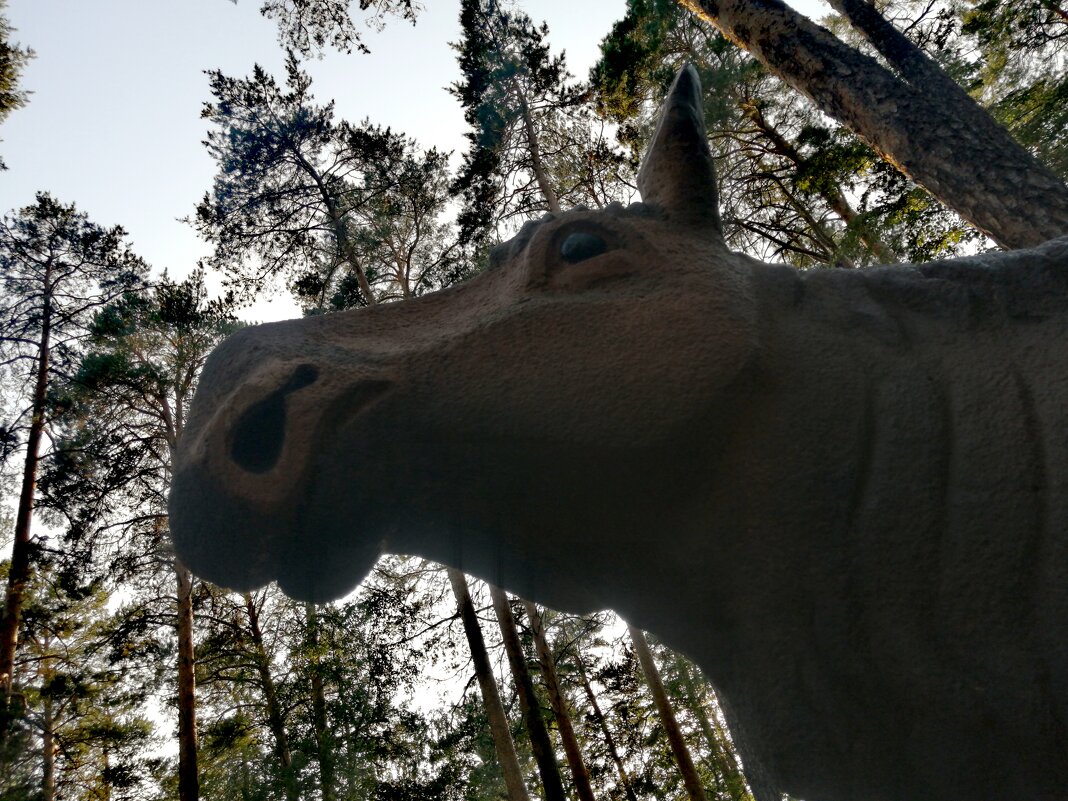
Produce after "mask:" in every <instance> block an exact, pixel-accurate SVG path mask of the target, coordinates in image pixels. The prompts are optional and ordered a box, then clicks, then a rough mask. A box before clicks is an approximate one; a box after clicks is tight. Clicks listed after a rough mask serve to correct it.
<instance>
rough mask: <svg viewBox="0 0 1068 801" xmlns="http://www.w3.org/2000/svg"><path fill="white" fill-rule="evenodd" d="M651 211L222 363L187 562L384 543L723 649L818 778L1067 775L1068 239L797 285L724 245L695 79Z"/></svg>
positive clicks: (769, 768) (244, 564)
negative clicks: (459, 282)
mask: <svg viewBox="0 0 1068 801" xmlns="http://www.w3.org/2000/svg"><path fill="white" fill-rule="evenodd" d="M639 189H640V191H641V195H642V202H641V203H635V204H632V205H631V206H629V207H622V206H611V207H608V208H606V209H603V210H586V209H581V208H580V209H575V210H573V211H569V212H566V213H563V214H559V215H546V216H545V217H543V218H542V219H541V220H539V221H537V222H533V223H528V224H527V225H526V226H524V228H523V229H522V230H521V231H520V232H519V234H518V235H517V236H516V237H515V238H514V239H512V240H511V241H510V242H507V243H505V244H504V245H501V246H500V247H498V248H497V249H496V250H494V252H493V254H492V256H491V259H490V266H489V268H488V269H487V270H486V271H485V272H484V273H482V274H480V275H479V276H477V277H476V278H473V279H472V280H470V281H468V282H466V283H464V284H462V285H460V286H458V287H454V288H450V289H447V290H444V291H441V292H438V293H435V294H432V295H428V296H426V297H423V298H420V299H417V300H414V301H408V302H405V303H402V304H393V305H383V306H376V307H372V308H367V309H360V310H356V311H351V312H345V313H340V314H335V315H326V316H321V317H313V318H309V319H304V320H294V321H289V322H283V323H273V324H268V325H262V326H256V327H252V328H248V329H245V330H242V331H240V332H238V333H237V334H236V335H234V336H232V337H231V338H230V339H228V340H227V341H226V342H225V343H223V344H222V345H221V346H220V347H219V348H218V349H217V350H216V351H215V353H214V354H213V355H212V357H211V359H210V360H209V362H208V364H207V366H206V367H205V370H204V373H203V376H202V378H201V383H200V388H199V390H198V392H197V396H196V399H195V401H194V403H193V408H192V410H191V412H190V416H189V420H188V423H187V427H186V430H185V433H184V435H183V438H182V442H181V446H180V450H179V454H178V457H177V460H176V464H175V475H174V482H173V489H172V493H171V500H170V511H171V526H172V532H173V536H174V541H175V545H176V547H177V551H178V554H179V556H180V557H181V558H182V559H183V560H184V561H185V562H186V563H187V564H188V565H189V566H190V567H191V568H192V569H193V570H194V571H195V572H197V573H198V574H199V575H201V576H203V577H204V578H206V579H209V580H212V581H214V582H216V583H218V584H221V585H224V586H228V587H232V588H235V589H250V588H253V587H257V586H260V585H262V584H265V583H267V582H269V581H272V580H276V581H277V582H278V583H279V585H280V586H281V587H282V589H283V590H285V591H286V592H287V593H289V594H290V595H292V596H294V597H296V598H300V599H306V600H312V601H324V600H328V599H332V598H336V597H339V596H341V595H343V594H344V593H345V592H347V591H348V590H350V589H351V588H352V587H354V586H355V585H356V584H357V583H358V582H359V581H360V580H361V579H362V577H363V576H364V575H365V574H366V573H367V571H368V570H369V569H370V568H371V566H372V565H373V564H374V562H375V560H376V559H377V558H378V557H379V556H380V555H381V554H382V553H384V552H396V553H408V554H418V555H421V556H424V557H427V558H430V559H434V560H437V561H439V562H442V563H445V564H447V565H450V566H452V567H456V568H459V569H461V570H464V571H466V572H468V573H471V574H474V575H477V576H480V577H482V578H485V579H488V580H490V581H492V582H494V583H495V584H498V585H500V586H502V587H504V588H506V589H508V590H511V591H512V592H515V593H517V594H519V595H522V596H523V597H526V598H530V599H532V600H536V601H539V602H541V603H544V604H547V605H549V606H552V607H554V608H557V609H566V610H576V611H588V610H591V609H595V608H605V607H610V608H614V609H616V610H617V611H618V612H620V613H621V614H622V615H623V616H624V617H626V618H627V619H628V620H630V621H631V622H632V623H634V624H635V625H638V626H641V627H643V628H646V629H648V630H650V631H653V632H655V633H656V634H658V635H660V636H661V638H662V639H664V640H665V641H666V642H668V643H669V644H671V645H673V646H674V647H676V648H678V649H680V650H682V651H684V652H686V653H688V654H690V655H691V656H693V657H694V658H695V659H696V660H697V661H698V662H699V663H700V664H701V665H702V667H703V668H704V670H705V672H706V673H707V674H708V676H709V678H710V679H711V681H712V682H713V683H714V684H715V685H716V686H717V687H718V689H719V690H720V693H721V698H722V700H723V702H724V705H725V708H726V709H727V711H728V712H729V715H730V719H731V724H732V728H733V729H734V733H735V736H736V739H737V741H738V745H739V748H740V751H741V753H742V756H743V759H744V760H745V761H746V763H747V767H749V768H751V769H754V770H757V769H759V770H763V771H766V773H767V775H768V776H769V777H770V780H771V782H772V783H773V784H774V785H775V786H776V787H778V788H780V789H782V790H784V791H788V792H791V793H793V794H795V795H799V796H804V797H806V798H809V799H811V801H819V800H820V799H826V800H828V801H847V799H852V798H859V797H863V798H868V799H875V800H876V801H882V800H883V799H886V800H887V801H890V800H893V801H905V800H906V799H912V800H913V801H920V800H922V799H928V798H939V799H943V801H953V800H954V799H959V800H960V801H965V799H975V798H980V797H981V798H984V799H991V800H992V799H1024V798H1029V799H1038V798H1043V799H1054V798H1063V797H1064V794H1065V793H1066V792H1068V738H1066V728H1065V727H1066V725H1068V724H1066V721H1068V647H1066V645H1065V643H1066V642H1068V637H1065V636H1064V635H1065V633H1066V631H1068V629H1066V625H1068V590H1066V587H1068V546H1066V544H1065V542H1064V531H1065V530H1066V524H1068V500H1066V499H1068V491H1066V490H1068V437H1066V436H1065V433H1064V432H1065V431H1068V402H1066V401H1068V358H1065V356H1066V354H1068V239H1061V240H1055V241H1054V242H1052V243H1049V244H1048V245H1046V246H1043V247H1042V248H1037V249H1034V250H1032V251H1021V252H1018V253H1012V254H996V255H989V256H983V257H973V258H971V259H960V260H956V261H950V262H945V263H941V264H933V265H925V266H921V267H916V266H911V265H906V266H899V267H886V268H878V269H873V270H868V271H848V270H817V271H810V272H808V273H799V272H797V271H795V270H792V269H790V268H787V267H785V266H782V265H768V264H762V263H759V262H756V261H754V260H752V259H750V258H748V257H746V256H743V255H740V254H737V253H732V252H731V251H729V250H728V249H727V248H726V246H725V245H724V242H723V236H722V232H721V227H720V220H719V213H718V208H717V195H716V181H715V175H714V169H713V163H712V158H711V154H710V152H709V149H708V144H707V138H706V134H705V130H704V125H703V114H702V110H701V96H700V87H699V84H698V80H697V76H696V73H695V71H694V70H693V69H692V68H685V69H683V70H682V71H681V72H680V73H679V75H678V77H677V78H676V80H675V83H674V85H673V86H672V88H671V91H670V93H669V95H668V98H667V100H666V101H665V104H664V108H663V112H662V117H661V120H660V124H659V126H658V128H657V131H656V133H655V136H654V139H653V143H652V145H651V147H650V149H649V152H648V154H647V155H646V158H645V161H644V163H643V166H642V169H641V172H640V173H639Z"/></svg>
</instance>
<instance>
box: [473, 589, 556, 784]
mask: <svg viewBox="0 0 1068 801" xmlns="http://www.w3.org/2000/svg"><path fill="white" fill-rule="evenodd" d="M488 586H489V592H490V598H491V599H492V600H493V611H494V612H496V614H497V623H498V624H499V625H500V628H501V639H502V640H503V642H504V650H505V653H507V654H508V665H509V666H510V667H511V669H512V678H513V679H514V680H515V688H516V692H517V693H518V694H519V706H520V708H521V709H522V710H523V721H524V722H525V723H526V725H527V731H528V732H529V734H530V750H531V751H533V752H534V761H535V762H537V764H538V775H540V776H541V782H542V785H544V787H545V799H546V801H566V796H565V795H564V784H563V781H562V780H561V778H560V767H559V766H558V765H557V764H556V754H555V753H554V752H553V745H552V741H551V740H550V739H549V731H548V729H546V728H545V720H544V719H543V718H542V716H541V704H539V703H538V696H537V695H535V694H534V682H533V681H531V678H530V671H529V670H528V669H527V657H526V654H524V653H523V644H522V643H521V642H520V640H519V631H518V630H517V629H516V625H515V617H514V616H513V615H512V607H511V604H509V602H508V596H507V595H505V593H504V590H502V589H501V588H500V587H497V586H495V585H493V584H490V585H488Z"/></svg>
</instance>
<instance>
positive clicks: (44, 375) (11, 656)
mask: <svg viewBox="0 0 1068 801" xmlns="http://www.w3.org/2000/svg"><path fill="white" fill-rule="evenodd" d="M44 282H45V292H44V302H43V303H42V309H41V339H40V342H39V343H38V349H37V376H36V380H35V382H34V387H33V410H32V417H31V418H30V432H29V435H28V436H27V438H26V461H25V463H24V464H23V468H22V488H21V490H20V492H19V508H18V511H17V512H16V515H15V537H14V542H13V543H12V545H11V568H10V570H9V572H8V575H7V594H6V596H5V599H4V617H3V621H2V622H0V689H2V691H3V692H2V696H0V703H3V711H2V712H3V714H2V715H0V741H2V740H3V738H4V737H5V736H6V734H7V731H8V729H9V727H10V723H11V716H12V715H13V714H14V713H15V710H14V709H13V706H12V692H13V690H14V680H15V649H16V648H17V646H18V639H19V624H20V622H21V620H22V604H23V598H24V596H25V594H26V583H27V582H28V581H29V579H30V570H31V568H30V525H31V523H32V522H33V502H34V495H35V493H36V491H37V467H38V464H39V461H40V451H41V437H42V435H43V433H44V427H45V400H46V398H47V395H48V370H49V360H50V357H51V335H52V287H51V284H52V264H51V262H49V264H48V265H47V267H46V268H45V277H44Z"/></svg>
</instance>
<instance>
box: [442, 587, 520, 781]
mask: <svg viewBox="0 0 1068 801" xmlns="http://www.w3.org/2000/svg"><path fill="white" fill-rule="evenodd" d="M447 570H448V574H449V583H450V584H452V592H453V595H454V596H455V597H456V605H457V607H458V610H459V613H460V620H461V621H462V622H463V625H464V634H465V635H466V636H467V644H468V646H469V647H470V649H471V661H472V662H473V663H474V666H475V678H476V679H478V686H479V689H480V690H481V691H482V702H483V703H484V704H485V706H486V717H488V718H489V724H490V733H491V734H492V735H493V746H494V748H495V749H496V750H497V759H498V761H500V763H501V771H502V772H503V773H504V783H505V786H506V787H507V788H508V799H509V801H530V795H529V794H528V793H527V788H526V785H525V784H524V783H523V771H522V770H521V769H520V767H519V758H518V757H517V756H516V753H515V743H513V742H512V732H511V729H510V728H509V726H508V718H507V716H506V715H505V714H504V704H502V703H501V695H500V692H499V691H498V690H497V681H496V679H494V678H493V670H492V668H490V661H489V654H488V653H487V652H486V642H485V640H484V639H483V638H482V628H481V627H480V626H479V625H478V615H477V614H476V613H475V605H474V603H472V601H471V592H470V591H469V590H468V588H467V579H466V578H465V577H464V574H463V573H462V572H460V571H459V570H456V569H455V568H451V567H450V568H448V569H447Z"/></svg>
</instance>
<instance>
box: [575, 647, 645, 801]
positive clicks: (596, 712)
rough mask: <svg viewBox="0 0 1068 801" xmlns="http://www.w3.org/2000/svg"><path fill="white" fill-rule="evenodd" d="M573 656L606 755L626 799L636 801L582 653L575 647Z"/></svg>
mask: <svg viewBox="0 0 1068 801" xmlns="http://www.w3.org/2000/svg"><path fill="white" fill-rule="evenodd" d="M574 658H575V666H576V667H577V668H578V673H579V679H580V680H581V681H582V689H583V691H584V692H585V693H586V700H587V701H589V702H590V708H591V709H592V710H593V719H594V720H595V721H596V722H597V726H598V728H600V730H601V735H602V736H603V737H604V741H605V745H606V746H607V747H608V755H609V756H610V757H611V758H612V764H614V765H615V766H616V773H617V774H618V775H619V784H620V786H621V787H622V788H623V792H624V793H626V796H627V801H638V796H637V795H635V793H634V785H633V783H632V782H631V780H630V774H628V773H627V766H626V765H624V764H623V758H622V757H621V756H620V755H619V749H618V748H616V739H615V737H613V736H612V730H611V729H610V728H609V727H608V721H607V720H605V717H604V713H603V712H602V711H601V705H600V704H599V703H597V696H596V694H594V692H593V687H592V686H591V685H590V678H589V676H587V675H586V666H585V665H583V664H582V655H581V654H580V653H579V651H578V649H577V648H576V649H575V652H574Z"/></svg>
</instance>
